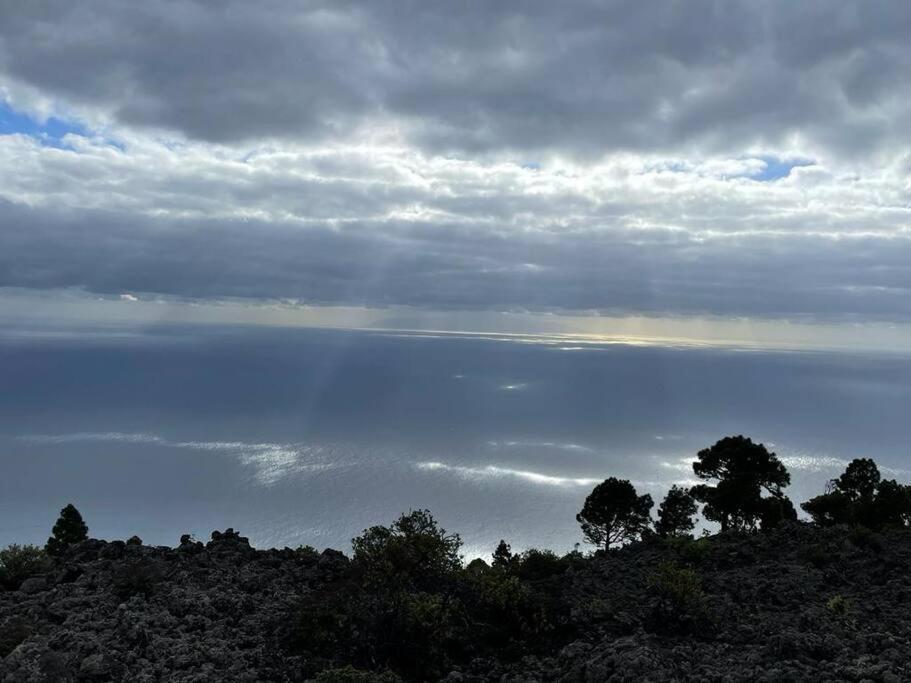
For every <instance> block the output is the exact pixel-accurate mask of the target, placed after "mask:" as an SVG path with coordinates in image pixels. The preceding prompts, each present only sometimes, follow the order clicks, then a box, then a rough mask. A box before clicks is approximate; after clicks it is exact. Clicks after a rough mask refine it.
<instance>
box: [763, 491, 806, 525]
mask: <svg viewBox="0 0 911 683" xmlns="http://www.w3.org/2000/svg"><path fill="white" fill-rule="evenodd" d="M795 521H797V510H795V509H794V503H792V502H791V499H790V498H788V497H787V496H780V497H779V496H770V497H768V498H763V499H762V512H761V513H760V517H759V524H760V525H761V527H762V529H763V531H765V530H768V529H774V528H775V527H776V526H778V525H779V524H781V523H782V522H795Z"/></svg>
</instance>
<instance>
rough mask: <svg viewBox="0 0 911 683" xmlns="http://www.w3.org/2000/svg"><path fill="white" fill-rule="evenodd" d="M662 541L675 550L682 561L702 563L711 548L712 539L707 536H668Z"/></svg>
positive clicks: (693, 563) (695, 563)
mask: <svg viewBox="0 0 911 683" xmlns="http://www.w3.org/2000/svg"><path fill="white" fill-rule="evenodd" d="M664 543H665V545H666V546H667V547H668V548H672V549H673V550H675V551H676V552H677V556H678V557H679V558H680V560H681V561H682V562H685V563H686V564H691V565H698V564H700V563H702V562H703V561H704V560H705V559H706V558H707V557H708V555H709V553H710V552H711V550H712V541H711V539H709V538H691V537H687V536H679V537H676V538H675V537H669V538H667V539H665V540H664Z"/></svg>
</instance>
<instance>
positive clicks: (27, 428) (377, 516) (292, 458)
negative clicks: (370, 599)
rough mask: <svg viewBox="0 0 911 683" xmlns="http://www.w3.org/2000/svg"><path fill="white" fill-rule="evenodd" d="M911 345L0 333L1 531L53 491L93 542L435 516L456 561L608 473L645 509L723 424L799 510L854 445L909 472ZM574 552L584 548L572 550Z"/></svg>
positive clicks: (164, 328)
mask: <svg viewBox="0 0 911 683" xmlns="http://www.w3.org/2000/svg"><path fill="white" fill-rule="evenodd" d="M909 406H911V356H905V355H900V354H878V355H873V354H861V353H856V354H855V353H849V352H809V351H769V350H758V349H749V348H735V347H724V348H720V347H707V346H698V345H659V344H642V343H607V342H604V343H589V342H586V341H579V340H575V339H572V338H564V337H530V336H497V335H470V334H445V333H410V332H385V331H344V330H330V329H306V328H277V327H266V326H247V327H238V326H217V325H156V326H149V327H145V328H142V329H135V328H131V329H129V330H117V329H114V328H102V329H93V330H75V331H73V330H71V331H69V332H67V333H53V334H51V333H41V332H34V331H31V332H21V331H20V332H17V333H12V332H8V333H6V334H2V335H0V463H2V468H3V469H2V476H0V545H6V544H8V543H12V542H18V543H24V542H31V543H43V542H44V541H45V540H46V539H47V536H48V534H49V532H50V528H51V526H52V524H53V522H54V520H55V518H56V516H57V513H58V511H59V509H60V508H61V507H63V505H65V504H66V503H69V502H72V503H74V504H75V505H76V507H77V508H78V509H79V510H80V511H81V512H82V514H83V516H84V518H85V520H86V522H87V524H88V525H89V528H90V532H91V534H92V535H93V536H97V537H100V538H107V539H113V538H127V537H129V536H132V535H133V534H137V535H139V536H140V537H141V538H142V539H143V541H144V542H146V543H151V544H162V545H175V544H176V543H177V542H178V539H179V537H180V536H181V534H184V533H192V534H194V535H195V536H196V537H197V538H200V539H207V538H208V536H209V534H210V532H211V531H212V530H213V529H224V528H226V527H233V528H235V529H238V530H239V531H240V532H241V533H242V534H244V535H246V536H248V537H249V538H250V540H251V542H252V543H253V544H254V545H256V546H259V547H272V546H277V547H282V546H291V547H296V546H298V545H301V544H310V545H313V546H315V547H317V548H324V547H334V548H339V549H342V550H345V551H347V550H348V549H349V547H350V539H351V538H352V536H354V535H356V534H358V533H360V532H361V531H362V530H363V529H364V528H366V527H368V526H371V525H374V524H385V523H388V522H390V521H392V520H393V519H394V518H395V517H396V516H397V515H398V514H399V513H401V512H403V511H407V510H409V509H414V508H425V507H426V508H429V509H430V510H431V511H432V512H433V513H434V515H435V516H436V517H437V519H438V520H439V521H440V522H441V523H442V525H443V526H445V527H446V528H447V529H449V530H451V531H457V532H459V533H460V534H461V535H462V537H463V540H464V542H465V548H464V552H465V555H466V557H473V556H481V555H486V554H488V553H490V552H491V551H492V550H493V548H494V547H495V545H496V544H497V542H498V541H499V540H500V539H501V538H502V539H505V540H507V542H509V543H511V544H512V546H513V547H514V548H515V549H521V548H528V547H546V548H551V549H554V550H556V551H559V552H564V551H567V550H570V549H572V548H573V547H574V546H575V545H576V544H577V543H581V542H582V537H581V534H580V532H579V529H578V525H577V523H576V521H575V514H576V512H578V510H579V509H580V507H581V505H582V502H583V501H584V499H585V496H586V495H587V494H588V492H589V491H590V490H591V489H592V487H593V486H594V485H595V484H596V483H597V482H599V481H601V480H603V479H604V478H605V477H608V476H617V477H622V478H628V479H630V480H631V481H632V482H633V483H634V484H635V486H636V487H637V489H639V490H640V492H649V493H651V494H652V496H653V498H654V499H655V502H656V505H657V503H658V502H659V501H660V499H661V497H662V496H663V494H664V492H665V491H666V489H667V488H668V487H669V486H670V485H671V484H672V483H675V482H689V481H692V479H693V475H692V468H691V461H692V459H693V458H694V456H695V454H696V452H697V451H698V450H699V449H700V448H704V447H707V446H710V445H711V444H712V443H714V442H715V441H716V440H717V439H719V438H721V437H722V436H726V435H732V434H744V435H748V436H751V437H752V438H753V439H754V440H757V441H761V442H763V443H765V444H766V445H767V446H768V447H769V448H770V449H772V450H774V451H776V452H777V453H778V455H779V456H780V457H781V458H782V459H783V460H784V462H785V463H786V465H787V466H788V468H789V470H790V472H791V474H792V486H791V487H790V488H789V489H788V493H789V495H790V496H791V497H792V499H793V500H794V501H795V503H799V502H802V501H803V500H806V499H807V498H808V497H810V496H812V495H815V494H816V493H818V492H821V491H822V489H823V487H824V485H825V481H826V480H827V479H829V478H831V477H833V476H837V475H838V474H839V473H840V472H841V471H842V469H843V468H844V465H845V464H846V462H847V461H848V460H850V459H851V458H854V457H872V458H874V459H875V460H876V461H877V463H879V465H880V467H881V469H882V470H883V472H884V475H885V476H887V477H895V478H898V479H899V480H901V481H908V479H909V476H911V472H909V470H911V450H909V448H908V443H909V435H911V427H909V422H911V421H909V417H908V408H909ZM583 547H584V546H583Z"/></svg>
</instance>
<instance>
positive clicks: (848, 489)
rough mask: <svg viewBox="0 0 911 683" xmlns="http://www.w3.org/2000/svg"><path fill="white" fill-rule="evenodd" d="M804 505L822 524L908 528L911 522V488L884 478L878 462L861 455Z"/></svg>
mask: <svg viewBox="0 0 911 683" xmlns="http://www.w3.org/2000/svg"><path fill="white" fill-rule="evenodd" d="M801 507H802V508H803V509H804V510H805V511H806V512H807V513H809V515H810V517H812V518H813V521H814V522H815V523H816V524H819V525H820V526H833V525H835V524H860V525H863V526H867V527H870V528H871V529H881V528H883V527H887V526H888V527H904V526H908V525H909V524H911V487H909V486H906V485H904V484H899V483H898V482H896V481H895V480H894V479H885V480H884V479H882V476H881V475H880V473H879V468H878V467H877V466H876V463H875V462H873V461H872V460H871V459H869V458H857V459H855V460H852V461H851V462H850V463H848V466H847V468H845V471H844V473H843V474H842V475H841V476H840V477H838V478H837V479H833V480H831V481H830V482H829V483H828V485H827V486H826V492H825V493H823V494H822V495H819V496H816V497H815V498H811V499H810V500H808V501H807V502H806V503H804V504H803V505H801Z"/></svg>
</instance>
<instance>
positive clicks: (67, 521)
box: [45, 503, 89, 555]
mask: <svg viewBox="0 0 911 683" xmlns="http://www.w3.org/2000/svg"><path fill="white" fill-rule="evenodd" d="M52 533H53V534H54V535H53V536H51V537H50V538H49V539H47V545H46V546H45V550H47V552H48V554H50V555H56V554H58V553H60V552H62V551H63V550H64V549H65V548H66V546H68V545H70V544H72V543H79V542H80V541H84V540H85V539H87V538H88V533H89V528H88V527H87V526H86V525H85V522H83V521H82V515H80V514H79V510H77V509H76V508H75V507H74V506H73V504H72V503H70V504H69V505H67V506H66V507H65V508H63V509H62V510H61V511H60V517H59V519H58V520H57V523H56V524H54V528H53V530H52Z"/></svg>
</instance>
